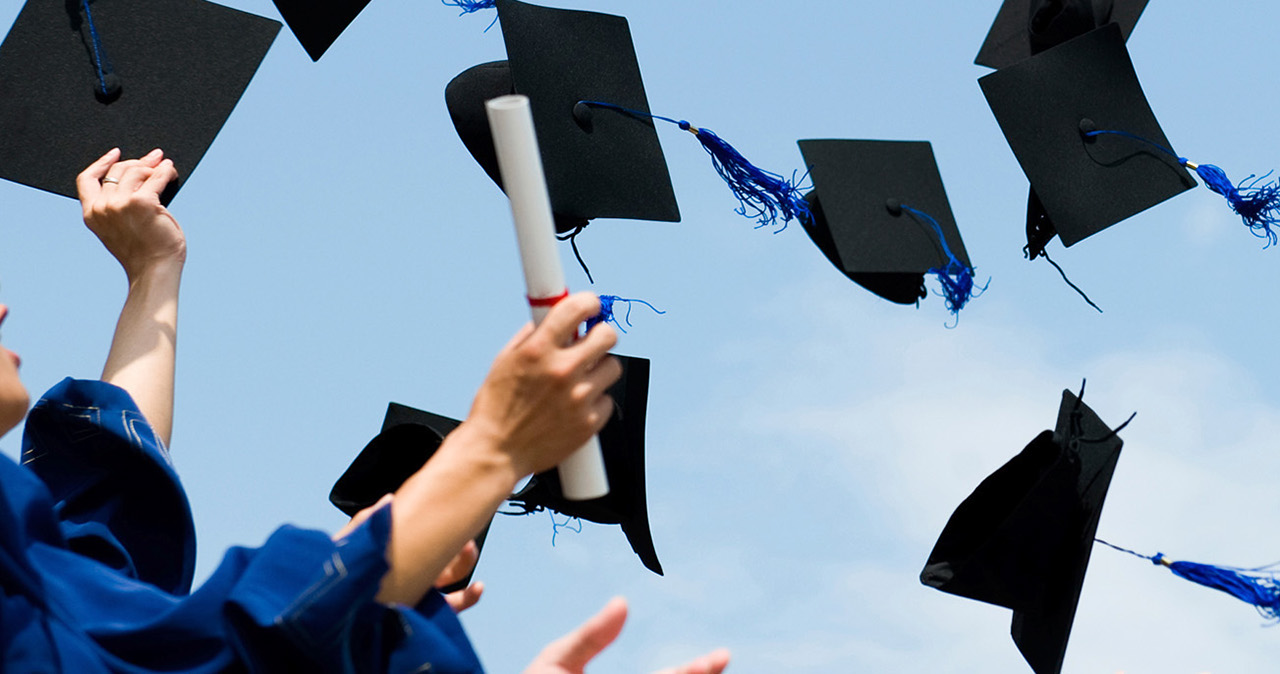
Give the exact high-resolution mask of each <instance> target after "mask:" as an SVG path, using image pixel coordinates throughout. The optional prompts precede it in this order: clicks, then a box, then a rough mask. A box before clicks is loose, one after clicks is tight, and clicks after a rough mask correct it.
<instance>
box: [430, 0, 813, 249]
mask: <svg viewBox="0 0 1280 674" xmlns="http://www.w3.org/2000/svg"><path fill="white" fill-rule="evenodd" d="M493 4H494V5H496V7H497V9H498V17H499V20H500V21H501V23H502V34H503V38H504V39H505V40H506V46H507V59H508V60H507V61H506V62H501V63H491V64H484V65H482V66H477V67H475V68H472V69H470V70H468V71H466V72H464V73H462V74H461V75H459V76H458V77H457V78H455V79H454V81H453V82H451V83H450V84H449V87H448V89H446V95H445V98H446V101H447V102H448V105H449V111H450V115H451V116H452V117H453V120H454V125H455V127H456V128H457V130H458V134H459V135H460V136H461V137H462V139H463V143H464V144H466V146H467V148H468V149H469V150H470V151H471V153H472V155H473V156H475V158H476V160H477V161H478V162H479V163H480V164H481V166H483V167H484V168H485V171H486V172H487V173H488V174H489V176H490V177H491V178H493V179H494V180H495V181H497V180H498V175H497V170H496V165H497V162H496V159H495V158H494V156H493V151H492V141H491V140H489V139H488V138H486V137H484V136H487V134H488V128H487V127H486V126H484V124H483V121H484V115H483V101H484V100H486V99H488V98H492V97H494V96H498V95H502V94H508V93H512V92H513V91H514V92H515V93H520V94H524V95H526V96H528V97H529V99H530V104H531V106H532V110H533V120H534V126H535V128H536V130H537V133H538V145H539V147H540V148H541V149H542V162H543V168H544V169H545V171H546V174H547V186H548V190H549V191H550V194H551V205H552V210H553V211H554V212H555V214H556V223H557V228H558V229H559V231H560V232H561V233H562V234H563V233H565V232H570V231H572V232H574V233H576V232H577V231H580V230H581V228H582V227H583V226H585V224H586V222H587V221H588V220H590V219H593V218H597V217H610V218H633V219H638V220H656V221H668V222H675V221H678V220H679V219H680V213H679V210H678V208H677V206H676V202H675V195H674V192H673V190H672V188H671V179H670V176H669V174H668V172H667V168H666V161H665V159H664V158H663V155H662V148H661V146H660V145H659V144H658V137H657V133H656V130H655V129H654V125H653V122H654V120H659V121H663V122H667V123H670V124H673V125H675V126H677V127H679V128H680V129H681V130H684V131H687V132H689V133H690V134H692V135H694V136H695V137H696V138H697V139H698V142H699V143H700V144H701V146H702V148H703V149H704V150H706V152H707V154H708V155H709V156H710V157H711V160H712V165H713V166H714V167H715V170H716V172H717V173H718V174H719V175H720V177H721V178H723V179H724V180H725V182H726V183H727V184H728V185H729V187H730V189H731V190H732V191H733V193H734V196H735V197H737V199H738V203H739V207H738V209H737V212H738V213H739V214H741V215H743V216H746V217H749V218H752V219H754V220H756V221H757V223H758V226H760V227H764V226H769V225H775V224H777V223H778V221H779V220H781V221H782V222H781V224H782V228H783V229H785V227H786V224H787V223H788V222H789V221H791V220H793V219H802V218H803V217H807V215H808V206H807V204H806V202H805V200H804V197H803V195H802V194H801V192H800V190H799V188H798V187H797V182H798V181H797V180H795V178H794V177H793V178H792V179H791V180H788V179H786V178H784V177H783V176H781V175H778V174H775V173H771V172H769V171H765V170H763V169H760V168H758V167H756V166H754V165H753V164H752V163H751V162H750V161H748V160H747V159H746V158H745V157H743V156H742V154H741V153H739V152H738V151H737V150H736V149H734V148H733V147H732V146H731V145H729V144H728V143H727V142H725V141H724V139H722V138H720V136H718V135H716V134H715V132H713V131H711V130H710V129H707V128H705V127H698V126H695V125H693V124H691V123H689V122H688V121H685V120H681V119H675V118H672V117H665V116H662V115H657V114H654V113H652V112H650V111H649V105H648V102H647V99H646V97H645V93H644V83H643V81H642V80H641V78H640V66H639V64H638V63H637V61H636V55H635V47H634V46H633V44H632V41H631V33H630V29H629V28H628V26H627V22H626V19H624V18H622V17H619V16H612V15H609V14H600V13H596V12H583V11H574V10H564V9H550V8H546V7H539V6H537V5H531V4H527V3H523V2H517V1H516V0H495V2H494V3H493ZM504 63H505V65H504ZM503 69H505V70H506V72H509V73H510V78H511V79H510V82H509V83H508V81H507V80H506V79H505V77H506V75H505V73H504V72H503ZM778 231H781V229H779V230H778Z"/></svg>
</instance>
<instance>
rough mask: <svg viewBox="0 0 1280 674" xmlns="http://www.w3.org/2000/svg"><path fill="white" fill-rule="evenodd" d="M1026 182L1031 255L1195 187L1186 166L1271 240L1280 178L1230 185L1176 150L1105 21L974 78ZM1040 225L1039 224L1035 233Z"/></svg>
mask: <svg viewBox="0 0 1280 674" xmlns="http://www.w3.org/2000/svg"><path fill="white" fill-rule="evenodd" d="M979 83H980V84H981V85H982V90H983V93H984V94H986V96H987V101H988V103H990V105H991V109H992V111H993V112H994V113H995V115H996V119H997V121H998V122H999V123H1000V127H1001V129H1002V130H1003V131H1004V134H1005V138H1006V139H1008V141H1009V145H1010V147H1012V148H1013V152H1014V154H1015V155H1016V156H1017V157H1018V161H1019V163H1021V164H1022V168H1023V171H1024V172H1025V173H1026V174H1027V177H1028V178H1029V179H1030V180H1031V187H1032V189H1033V191H1034V195H1033V198H1032V208H1031V209H1030V210H1029V213H1033V212H1034V210H1035V207H1036V204H1035V203H1034V202H1035V201H1036V199H1038V200H1039V202H1040V205H1042V206H1043V210H1044V214H1045V215H1046V219H1044V221H1043V222H1041V223H1040V224H1039V225H1033V224H1031V223H1029V225H1028V233H1029V235H1030V234H1031V230H1032V229H1033V228H1036V227H1039V228H1040V229H1041V230H1042V234H1043V236H1042V237H1040V239H1039V240H1037V239H1036V238H1034V237H1029V240H1028V246H1029V249H1030V251H1029V252H1030V255H1031V256H1032V257H1034V256H1035V250H1036V247H1037V246H1040V247H1041V250H1042V246H1043V243H1040V241H1047V240H1048V238H1051V237H1052V230H1056V232H1057V234H1058V236H1060V237H1061V238H1062V242H1063V244H1064V245H1066V246H1070V245H1072V244H1074V243H1076V242H1078V241H1080V240H1081V239H1083V238H1085V237H1088V236H1090V235H1092V234H1095V233H1097V232H1099V231H1101V230H1103V229H1105V228H1107V227H1109V226H1111V225H1112V224H1115V223H1117V222H1119V221H1121V220H1123V219H1125V218H1127V217H1129V216H1131V215H1134V214H1136V213H1138V212H1141V211H1143V210H1145V209H1147V208H1150V207H1151V206H1154V205H1156V204H1158V203H1160V202H1162V201H1164V200H1165V199H1168V198H1170V197H1172V196H1175V195H1177V194H1179V193H1181V192H1183V191H1185V190H1188V189H1190V188H1192V187H1195V185H1196V182H1195V180H1193V179H1192V178H1191V176H1190V175H1189V174H1188V173H1187V171H1186V169H1192V170H1194V171H1195V173H1196V175H1197V176H1199V177H1200V179H1201V180H1203V181H1204V183H1205V186H1206V187H1208V188H1209V189H1210V190H1211V191H1213V192H1216V193H1218V194H1219V195H1221V196H1223V197H1224V198H1225V199H1226V200H1227V203H1228V204H1229V205H1230V207H1231V209H1232V210H1233V211H1234V212H1235V213H1236V214H1237V215H1239V216H1240V218H1241V220H1242V221H1243V222H1244V224H1245V225H1246V226H1248V227H1249V229H1250V231H1251V232H1252V233H1253V234H1254V235H1255V236H1258V237H1260V238H1264V239H1266V240H1267V245H1268V246H1270V245H1273V244H1275V243H1276V242H1277V238H1278V237H1277V234H1276V232H1275V231H1274V230H1273V229H1272V228H1273V227H1280V184H1277V183H1276V182H1274V181H1273V182H1266V179H1267V178H1269V177H1270V176H1271V173H1268V174H1266V175H1263V176H1260V177H1259V176H1256V175H1251V176H1249V177H1248V178H1246V179H1245V180H1244V181H1242V182H1240V183H1239V184H1233V183H1232V182H1231V180H1229V179H1228V178H1227V175H1226V173H1225V172H1224V171H1223V170H1222V169H1221V168H1219V167H1217V166H1214V165H1212V164H1205V163H1196V162H1192V161H1190V160H1188V159H1187V158H1186V157H1182V156H1180V155H1178V154H1177V153H1176V152H1174V150H1173V149H1172V146H1171V145H1170V143H1169V141H1168V140H1167V139H1166V138H1165V136H1164V132H1163V131H1162V130H1161V129H1160V125H1159V123H1158V122H1157V121H1156V118H1155V115H1154V113H1152V111H1151V108H1150V106H1149V105H1148V104H1147V100H1146V97H1145V96H1144V95H1143V93H1142V87H1141V85H1140V84H1139V83H1138V78H1137V75H1136V74H1135V73H1134V70H1133V63H1132V62H1131V61H1130V59H1129V53H1128V51H1127V50H1126V49H1125V46H1124V42H1123V40H1122V39H1121V36H1120V29H1119V27H1118V26H1117V25H1115V24H1108V25H1106V26H1103V27H1102V28H1099V29H1097V30H1094V31H1092V32H1090V33H1087V34H1085V35H1083V36H1081V37H1078V38H1075V39H1073V40H1070V41H1068V42H1066V43H1065V44H1062V45H1060V46H1058V47H1054V48H1053V49H1050V50H1048V51H1046V52H1044V53H1042V54H1039V55H1037V56H1034V57H1032V58H1030V59H1027V60H1026V61H1023V62H1021V63H1019V64H1017V65H1014V66H1010V67H1008V68H1006V69H1004V70H1001V71H998V72H996V73H993V74H991V75H987V76H986V77H983V78H982V79H981V80H979ZM1044 227H1048V228H1049V229H1048V230H1043V228H1044Z"/></svg>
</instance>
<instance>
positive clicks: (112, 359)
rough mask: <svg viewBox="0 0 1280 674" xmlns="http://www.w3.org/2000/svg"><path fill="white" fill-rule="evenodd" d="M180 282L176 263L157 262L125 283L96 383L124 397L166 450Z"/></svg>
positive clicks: (171, 401)
mask: <svg viewBox="0 0 1280 674" xmlns="http://www.w3.org/2000/svg"><path fill="white" fill-rule="evenodd" d="M181 280H182V261H181V260H172V261H165V262H157V263H155V264H152V265H150V266H149V267H147V268H146V269H145V270H143V271H140V272H138V273H136V274H135V275H133V276H132V277H131V278H130V279H129V294H128V297H127V298H126V299H125V303H124V308H123V309H121V311H120V319H119V321H118V322H117V323H116V331H115V335H114V337H113V338H112V340H111V351H110V352H109V353H108V354H107V362H106V365H104V366H103V368H102V380H103V381H105V382H108V383H110V384H114V385H116V386H119V387H120V388H122V389H124V390H125V391H128V393H129V395H130V396H132V397H133V400H134V402H135V403H137V405H138V409H139V410H141V411H142V414H143V416H145V417H146V418H147V421H148V422H150V424H151V426H152V427H153V428H154V429H155V431H156V434H157V435H159V437H160V439H161V441H163V442H164V444H165V445H166V446H167V445H168V444H169V440H170V436H171V434H172V429H173V388H174V385H173V381H174V360H175V358H176V355H177V340H178V287H179V285H180V283H181Z"/></svg>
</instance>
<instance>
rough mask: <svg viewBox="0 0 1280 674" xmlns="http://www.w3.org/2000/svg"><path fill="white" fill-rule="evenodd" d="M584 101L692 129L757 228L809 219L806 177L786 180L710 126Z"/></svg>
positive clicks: (690, 131)
mask: <svg viewBox="0 0 1280 674" xmlns="http://www.w3.org/2000/svg"><path fill="white" fill-rule="evenodd" d="M581 103H583V104H585V105H590V106H594V107H598V108H608V109H610V110H617V111H618V112H622V113H625V114H628V115H632V116H636V117H643V118H648V119H660V120H662V121H664V122H670V123H672V124H675V125H676V126H678V127H680V128H681V129H683V130H685V131H688V132H689V133H692V134H693V135H694V136H696V137H697V139H698V142H699V143H701V144H702V149H704V150H706V151H707V154H709V155H711V163H712V165H713V166H715V169H716V173H718V174H720V177H721V178H722V179H724V181H725V183H727V184H728V185H729V189H731V190H733V194H734V196H736V197H737V198H738V204H739V205H738V208H737V210H736V212H737V213H738V215H741V216H743V217H747V218H751V219H753V220H755V221H756V228H757V229H759V228H761V227H771V226H777V225H778V220H779V219H781V220H782V226H781V227H778V228H777V229H776V230H774V234H777V233H780V232H782V231H783V230H784V229H786V228H787V223H789V222H791V221H792V220H797V221H800V222H808V221H809V220H810V219H811V216H810V214H809V203H808V202H807V201H805V199H804V194H803V193H802V191H801V190H802V189H803V188H802V187H800V184H801V183H803V182H804V177H801V178H800V179H799V180H797V179H796V177H795V176H794V175H792V178H791V180H787V179H786V178H783V177H782V176H780V175H778V174H776V173H771V172H769V171H765V170H764V169H761V168H759V167H757V166H755V165H754V164H752V163H751V162H750V161H748V160H747V158H746V157H743V156H742V153H740V152H738V151H737V150H735V149H734V148H733V146H732V145H729V144H728V143H726V142H725V141H724V139H723V138H721V137H720V136H717V135H716V134H715V132H713V131H711V130H710V129H703V128H699V127H696V126H694V125H692V124H690V123H689V122H687V121H685V120H682V119H680V120H677V119H672V118H670V117H663V116H662V115H655V114H652V113H647V112H641V111H639V110H632V109H630V108H624V107H622V106H620V105H614V104H612V103H602V102H600V101H581ZM805 175H806V176H807V175H808V174H805Z"/></svg>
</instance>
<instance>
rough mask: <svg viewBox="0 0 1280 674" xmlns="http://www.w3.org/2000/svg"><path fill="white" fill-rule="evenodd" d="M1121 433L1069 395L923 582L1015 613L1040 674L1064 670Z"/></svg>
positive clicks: (982, 490)
mask: <svg viewBox="0 0 1280 674" xmlns="http://www.w3.org/2000/svg"><path fill="white" fill-rule="evenodd" d="M1083 394H1084V393H1083V391H1081V396H1083ZM1126 423H1127V422H1126ZM1120 428H1123V426H1121V427H1120ZM1119 430H1120V429H1116V430H1114V431H1113V430H1112V429H1111V428H1110V427H1109V426H1107V424H1105V423H1103V421H1102V420H1101V419H1100V418H1099V417H1098V415H1097V414H1095V413H1094V412H1093V410H1091V409H1089V407H1088V406H1086V405H1085V404H1084V403H1083V402H1082V401H1081V399H1080V397H1077V396H1075V395H1073V394H1072V393H1071V392H1070V391H1063V393H1062V404H1061V405H1060V407H1059V409H1058V420H1057V424H1056V426H1055V428H1054V430H1053V431H1044V432H1043V433H1041V434H1040V435H1038V436H1036V438H1035V439H1034V440H1032V441H1031V443H1030V444H1028V445H1027V446H1026V448H1025V449H1023V450H1022V452H1021V453H1020V454H1018V455H1017V456H1015V457H1013V458H1012V459H1010V460H1009V462H1008V463H1006V464H1005V465H1004V466H1001V467H1000V468H999V469H998V470H997V471H996V472H994V473H992V474H991V475H990V476H989V477H987V478H986V479H985V480H983V481H982V483H981V484H980V485H978V488H977V489H975V490H974V492H973V493H972V494H971V495H969V497H968V498H966V499H965V500H964V501H963V502H962V503H961V504H960V506H959V507H958V508H956V511H955V513H954V514H952V515H951V519H950V520H949V521H948V522H947V525H946V527H945V528H944V529H943V531H942V535H941V536H939V537H938V542H937V544H936V545H935V546H934V548H933V551H932V552H931V553H930V554H929V560H928V562H927V563H926V564H925V567H924V570H923V571H922V572H921V574H920V581H921V582H922V583H924V584H925V585H929V586H932V587H935V588H937V589H939V590H942V591H943V592H948V593H951V594H956V595H960V596H962V597H968V598H970V599H977V600H978V601H983V602H987V603H990V604H995V605H997V606H1004V607H1006V608H1010V609H1013V625H1012V628H1011V632H1012V635H1013V641H1014V643H1015V644H1017V646H1018V650H1020V651H1021V652H1022V655H1023V657H1024V658H1026V661H1027V663H1028V664H1030V665H1031V669H1032V670H1033V671H1035V672H1036V674H1058V672H1060V671H1061V670H1062V662H1063V657H1064V655H1065V654H1066V649H1067V639H1068V637H1069V636H1070V634H1071V623H1072V621H1073V620H1074V618H1075V613H1076V604H1077V603H1078V601H1079V599H1080V590H1081V587H1082V585H1083V584H1084V576H1085V569H1086V567H1087V566H1088V564H1089V554H1090V552H1091V551H1092V550H1093V541H1094V532H1095V531H1097V528H1098V519H1099V517H1100V516H1101V514H1102V505H1103V501H1104V500H1105V499H1106V495H1107V488H1108V487H1109V486H1110V484H1111V476H1112V473H1113V472H1114V471H1115V467H1116V461H1117V460H1118V459H1119V458H1120V447H1121V445H1122V444H1123V443H1122V442H1121V440H1120V438H1119V437H1118V436H1117V435H1116V434H1117V432H1118V431H1119Z"/></svg>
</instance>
